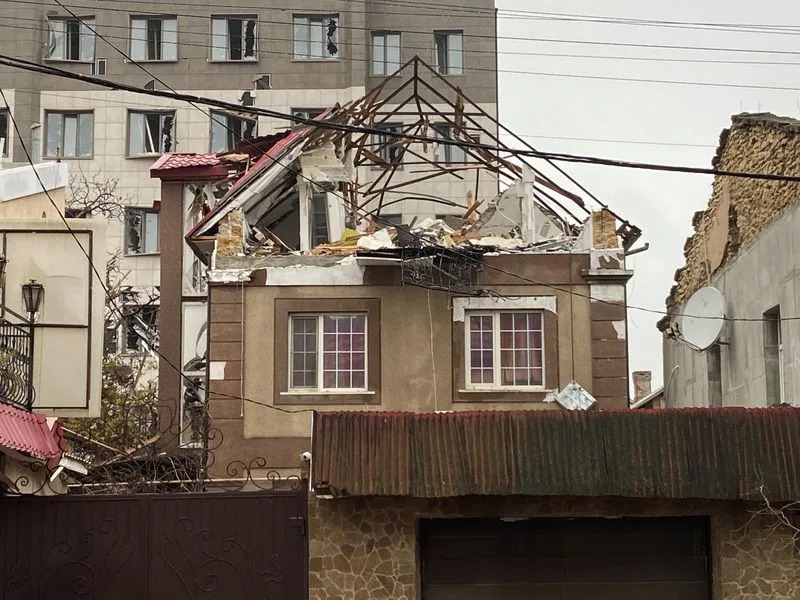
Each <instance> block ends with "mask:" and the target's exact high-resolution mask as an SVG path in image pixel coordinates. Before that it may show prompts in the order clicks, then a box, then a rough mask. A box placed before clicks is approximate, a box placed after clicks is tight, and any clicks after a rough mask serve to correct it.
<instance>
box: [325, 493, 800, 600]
mask: <svg viewBox="0 0 800 600" xmlns="http://www.w3.org/2000/svg"><path fill="white" fill-rule="evenodd" d="M757 508H759V506H758V505H746V504H735V503H725V502H705V501H698V500H692V501H663V500H633V499H631V500H626V499H619V498H534V497H524V496H519V497H514V496H510V497H466V498H447V499H440V500H425V499H417V498H355V499H345V500H341V499H340V500H317V499H316V498H315V497H314V496H313V495H312V496H311V500H310V505H309V567H310V568H309V598H310V599H311V600H334V599H345V598H352V599H354V600H379V599H380V600H383V599H387V598H391V599H392V600H417V599H418V598H419V597H420V594H419V589H420V588H419V584H420V582H419V565H418V556H419V549H418V536H417V523H418V520H419V519H420V518H424V517H438V516H440V517H459V516H461V517H499V516H505V517H515V516H518V517H530V516H535V517H597V516H609V517H618V516H653V517H656V516H683V515H708V516H709V517H710V527H711V549H710V552H711V561H712V567H711V581H712V599H713V600H762V599H765V598H770V599H774V600H797V599H800V579H798V577H797V576H798V573H800V557H798V555H797V553H796V545H795V543H794V542H793V541H792V539H791V534H790V531H789V530H787V529H785V528H781V527H777V528H776V527H775V525H776V524H777V523H776V521H775V519H774V517H771V516H768V517H759V518H754V516H753V511H754V510H755V509H757Z"/></svg>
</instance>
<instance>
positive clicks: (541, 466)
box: [312, 408, 800, 501]
mask: <svg viewBox="0 0 800 600" xmlns="http://www.w3.org/2000/svg"><path fill="white" fill-rule="evenodd" d="M313 461H314V463H313V468H312V477H313V484H314V486H315V488H320V489H322V488H329V489H330V490H331V491H332V492H333V493H334V495H341V496H346V495H350V496H374V495H381V496H415V497H422V498H435V497H452V496H467V495H515V494H524V495H536V496H553V495H555V496H563V495H569V496H624V497H631V498H708V499H731V500H732V499H747V498H756V497H758V496H754V492H757V490H758V488H759V487H760V486H762V485H763V486H764V492H765V494H767V496H768V497H769V498H770V499H772V500H775V501H784V500H796V499H798V498H800V409H793V408H768V409H743V408H727V409H684V410H658V411H606V412H600V411H587V412H566V411H556V410H553V411H513V412H500V411H486V412H450V413H436V414H431V413H423V414H414V413H376V412H325V413H315V415H314V431H313Z"/></svg>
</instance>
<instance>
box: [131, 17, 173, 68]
mask: <svg viewBox="0 0 800 600" xmlns="http://www.w3.org/2000/svg"><path fill="white" fill-rule="evenodd" d="M131 58H132V59H133V60H140V61H145V60H152V61H159V60H165V61H168V60H178V19H177V17H160V16H155V17H131Z"/></svg>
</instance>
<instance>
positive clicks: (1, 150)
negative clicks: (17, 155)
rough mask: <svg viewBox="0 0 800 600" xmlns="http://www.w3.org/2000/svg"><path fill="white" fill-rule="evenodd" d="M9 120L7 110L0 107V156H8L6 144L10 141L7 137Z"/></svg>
mask: <svg viewBox="0 0 800 600" xmlns="http://www.w3.org/2000/svg"><path fill="white" fill-rule="evenodd" d="M10 120H11V119H10V117H9V114H8V111H7V110H5V109H0V156H8V145H9V144H10V143H11V139H10V138H9V137H8V132H9V128H8V123H9V121H10Z"/></svg>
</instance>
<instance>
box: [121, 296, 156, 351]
mask: <svg viewBox="0 0 800 600" xmlns="http://www.w3.org/2000/svg"><path fill="white" fill-rule="evenodd" d="M157 326H158V306H155V305H152V304H148V305H143V306H126V307H125V318H124V320H123V323H122V347H121V348H120V351H121V352H143V351H146V350H149V349H150V348H148V346H152V344H151V343H150V340H152V339H153V334H152V332H153V331H155V329H156V328H157Z"/></svg>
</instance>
